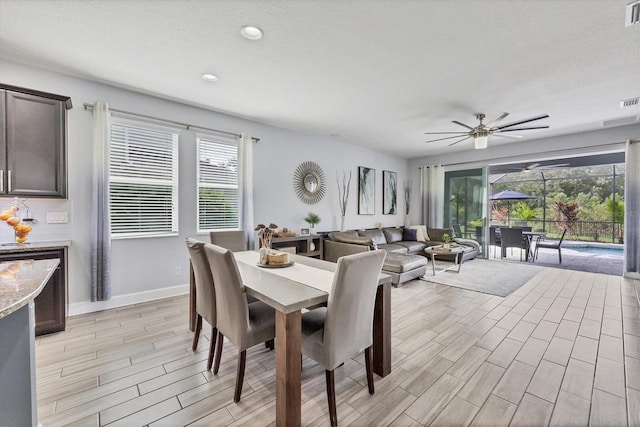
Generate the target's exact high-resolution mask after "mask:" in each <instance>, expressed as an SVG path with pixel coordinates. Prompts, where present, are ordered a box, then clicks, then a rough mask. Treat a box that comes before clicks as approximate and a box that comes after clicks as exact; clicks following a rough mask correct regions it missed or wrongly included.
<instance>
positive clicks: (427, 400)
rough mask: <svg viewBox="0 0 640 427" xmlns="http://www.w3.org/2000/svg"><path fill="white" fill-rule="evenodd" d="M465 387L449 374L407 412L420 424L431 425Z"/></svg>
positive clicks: (441, 378)
mask: <svg viewBox="0 0 640 427" xmlns="http://www.w3.org/2000/svg"><path fill="white" fill-rule="evenodd" d="M463 385H464V381H462V380H460V379H458V378H456V377H453V376H451V375H449V374H444V375H443V376H442V377H440V379H439V380H438V381H436V383H435V384H433V385H432V386H431V387H430V388H429V389H428V390H427V391H426V392H424V393H423V394H422V395H421V396H420V397H419V398H418V399H417V400H416V401H415V402H414V403H413V404H412V405H411V406H409V408H408V409H407V410H406V413H407V415H409V416H410V417H411V418H413V419H415V420H417V421H418V422H419V423H422V424H425V425H428V424H430V423H431V422H432V421H433V420H435V419H436V417H437V416H438V415H439V414H440V412H441V411H442V410H443V409H444V408H445V407H446V406H447V405H448V404H449V402H450V401H451V399H453V397H454V396H455V395H456V393H457V392H458V391H459V390H460V389H461V388H462V386H463Z"/></svg>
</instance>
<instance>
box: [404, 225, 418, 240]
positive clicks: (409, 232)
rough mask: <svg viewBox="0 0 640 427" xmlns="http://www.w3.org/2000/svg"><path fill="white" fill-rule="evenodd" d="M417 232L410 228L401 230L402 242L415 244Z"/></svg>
mask: <svg viewBox="0 0 640 427" xmlns="http://www.w3.org/2000/svg"><path fill="white" fill-rule="evenodd" d="M417 236H418V230H414V229H411V228H403V229H402V240H404V241H405V242H415V241H417V240H418V238H417Z"/></svg>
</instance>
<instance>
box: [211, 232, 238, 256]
mask: <svg viewBox="0 0 640 427" xmlns="http://www.w3.org/2000/svg"><path fill="white" fill-rule="evenodd" d="M209 239H211V243H213V244H214V245H216V246H220V247H222V248H225V249H229V250H230V251H231V252H241V251H246V250H247V236H246V235H245V233H244V231H243V230H229V231H211V232H210V233H209Z"/></svg>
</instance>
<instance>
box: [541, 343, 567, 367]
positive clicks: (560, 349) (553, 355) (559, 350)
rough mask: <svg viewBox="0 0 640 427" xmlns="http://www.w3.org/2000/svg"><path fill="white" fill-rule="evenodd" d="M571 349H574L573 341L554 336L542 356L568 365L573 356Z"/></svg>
mask: <svg viewBox="0 0 640 427" xmlns="http://www.w3.org/2000/svg"><path fill="white" fill-rule="evenodd" d="M571 350H573V341H569V340H566V339H564V338H558V337H553V338H552V339H551V343H549V347H547V351H546V352H545V353H544V356H542V358H543V359H545V360H548V361H550V362H554V363H557V364H560V365H565V366H566V365H567V363H568V362H569V357H570V356H571Z"/></svg>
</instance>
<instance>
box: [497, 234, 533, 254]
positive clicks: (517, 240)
mask: <svg viewBox="0 0 640 427" xmlns="http://www.w3.org/2000/svg"><path fill="white" fill-rule="evenodd" d="M507 248H518V249H520V262H522V250H523V249H526V250H527V254H528V253H529V250H528V249H529V246H528V245H527V242H526V241H525V240H524V239H523V236H522V228H508V227H507V228H504V227H503V228H500V258H504V257H505V256H507ZM512 253H513V249H512Z"/></svg>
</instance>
